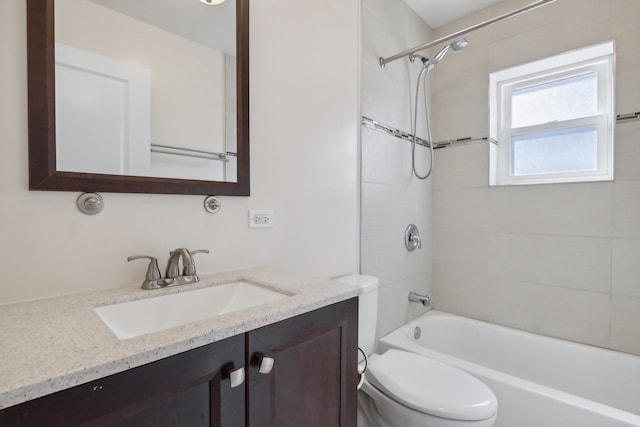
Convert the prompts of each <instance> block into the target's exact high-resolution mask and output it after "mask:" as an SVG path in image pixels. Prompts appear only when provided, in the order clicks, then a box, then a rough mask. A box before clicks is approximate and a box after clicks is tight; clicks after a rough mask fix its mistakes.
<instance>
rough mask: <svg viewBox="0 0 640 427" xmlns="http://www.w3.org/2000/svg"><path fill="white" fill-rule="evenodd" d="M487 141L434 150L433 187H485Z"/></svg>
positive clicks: (445, 188)
mask: <svg viewBox="0 0 640 427" xmlns="http://www.w3.org/2000/svg"><path fill="white" fill-rule="evenodd" d="M487 144H488V143H487V142H483V143H478V144H470V145H464V146H458V147H449V148H445V149H441V150H436V163H435V169H434V175H433V188H434V189H437V190H452V189H459V188H469V187H474V188H486V187H487V186H488V182H489V148H488V147H487Z"/></svg>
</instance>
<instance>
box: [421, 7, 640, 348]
mask: <svg viewBox="0 0 640 427" xmlns="http://www.w3.org/2000/svg"><path fill="white" fill-rule="evenodd" d="M528 3H530V2H529V1H528V0H524V1H520V0H507V1H504V2H502V3H499V4H498V5H496V6H494V7H491V8H488V9H485V10H483V11H480V12H478V13H475V14H473V15H472V16H470V17H467V18H465V19H464V20H461V21H458V22H455V23H453V24H450V25H448V26H446V27H444V28H440V29H438V30H437V31H436V32H435V33H434V37H439V36H443V35H446V34H449V33H451V32H454V31H457V30H459V29H461V28H464V27H467V26H469V25H472V24H474V23H478V22H481V21H484V20H486V19H489V18H491V17H494V16H497V15H499V14H502V13H505V12H507V11H509V10H512V9H515V8H517V7H520V6H523V5H525V4H528ZM638 17H640V1H637V0H560V1H557V2H555V3H553V4H551V5H549V6H546V7H543V8H541V9H537V10H535V11H533V12H531V13H529V14H527V15H523V16H520V17H516V18H513V19H511V20H509V21H505V22H502V23H499V24H496V25H494V26H491V27H487V28H485V29H483V30H480V31H477V32H474V33H472V34H469V35H468V36H467V38H468V39H469V42H470V43H469V46H468V47H467V48H466V49H465V50H464V51H463V52H461V53H459V54H457V55H453V54H450V55H448V56H447V58H446V60H443V61H442V62H441V63H440V64H439V65H438V67H437V68H436V72H435V73H434V76H433V82H434V95H433V105H434V118H435V125H434V133H435V134H434V139H435V140H436V141H438V140H441V139H450V138H461V137H479V136H487V134H488V125H489V122H488V98H487V96H488V75H489V73H490V72H492V71H496V70H500V69H503V68H507V67H510V66H514V65H518V64H521V63H524V62H529V61H533V60H536V59H539V58H543V57H546V56H551V55H554V54H557V53H560V52H563V51H568V50H572V49H576V48H580V47H583V46H588V45H591V44H595V43H599V42H604V41H607V40H615V43H616V88H617V89H616V98H617V99H616V113H617V114H623V113H629V112H635V111H640V45H639V44H638V43H637V40H638V39H640V20H639V19H638ZM615 131H616V140H615V144H616V145H615V155H616V157H615V162H616V164H615V172H616V179H615V181H614V182H604V183H582V184H555V185H533V186H517V187H499V188H495V187H493V188H489V187H488V185H487V182H488V149H487V146H486V143H483V144H478V145H469V146H463V147H457V148H447V149H444V150H440V151H438V152H437V155H436V161H437V163H436V171H435V176H434V181H433V230H434V231H433V247H434V253H433V296H434V305H435V308H437V309H441V310H445V311H449V312H454V313H459V314H462V315H465V316H470V317H474V318H478V319H483V320H488V321H491V322H495V323H499V324H504V325H508V326H514V327H517V328H521V329H526V330H530V331H534V332H538V333H543V334H546V335H551V336H555V337H560V338H565V339H569V340H574V341H580V342H585V343H589V344H594V345H598V346H602V347H609V348H612V349H616V350H621V351H626V352H631V353H636V354H640V267H639V265H640V263H639V261H640V122H638V121H636V122H631V123H626V124H619V125H617V126H616V129H615Z"/></svg>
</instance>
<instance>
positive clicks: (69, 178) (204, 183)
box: [27, 0, 249, 196]
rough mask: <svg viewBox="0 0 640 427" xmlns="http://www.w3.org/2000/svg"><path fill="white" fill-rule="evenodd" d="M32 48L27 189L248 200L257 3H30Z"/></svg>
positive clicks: (29, 41)
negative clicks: (252, 25)
mask: <svg viewBox="0 0 640 427" xmlns="http://www.w3.org/2000/svg"><path fill="white" fill-rule="evenodd" d="M132 6H133V8H132ZM171 7H173V8H175V7H178V8H184V9H185V10H184V11H178V10H172V9H170V8H171ZM190 8H193V10H192V11H191V17H189V15H188V13H187V14H183V12H188V11H187V10H186V9H190ZM215 13H220V14H225V15H222V16H221V17H219V18H217V17H214V16H210V15H207V14H215ZM229 21H231V24H232V25H225V24H226V23H228V22H229ZM167 22H168V23H169V24H168V25H169V26H173V24H178V25H177V27H178V28H177V29H174V28H169V27H168V26H167V24H165V23H167ZM234 23H235V25H233V24H234ZM225 27H226V28H227V29H226V32H227V33H230V34H227V35H224V34H223V33H224V32H225V30H224V28H225ZM207 29H213V30H215V31H214V33H215V32H217V33H219V34H209V33H205V30H207ZM188 32H191V33H195V34H188ZM234 33H235V34H234ZM198 38H199V39H198ZM234 38H235V41H234ZM113 41H118V42H120V44H119V45H118V44H110V43H112V42H113ZM107 42H108V43H107ZM27 49H28V51H27V59H28V90H29V113H28V118H29V189H30V190H46V191H93V192H97V191H100V192H122V193H164V194H202V195H208V194H216V195H238V196H248V195H249V0H226V1H225V2H223V3H222V4H220V5H216V6H213V5H207V4H205V3H203V2H200V1H198V0H189V1H188V2H186V1H179V2H176V1H174V0H137V1H135V2H131V1H130V0H27ZM136 51H137V52H138V53H142V56H136ZM145 55H146V56H145ZM160 59H162V60H164V61H165V62H160ZM95 76H98V77H99V78H98V79H95V78H94V77H95ZM94 80H99V81H98V82H97V83H96V81H94ZM113 142H115V144H113Z"/></svg>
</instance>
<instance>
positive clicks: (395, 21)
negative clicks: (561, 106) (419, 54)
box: [361, 0, 432, 337]
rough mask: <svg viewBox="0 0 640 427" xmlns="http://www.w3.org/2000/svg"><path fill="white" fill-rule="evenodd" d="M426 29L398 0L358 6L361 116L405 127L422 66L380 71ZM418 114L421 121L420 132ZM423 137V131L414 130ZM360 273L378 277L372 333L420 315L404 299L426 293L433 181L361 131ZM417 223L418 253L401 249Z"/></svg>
mask: <svg viewBox="0 0 640 427" xmlns="http://www.w3.org/2000/svg"><path fill="white" fill-rule="evenodd" d="M430 32H431V29H430V28H429V27H427V26H426V25H425V24H424V22H423V21H422V20H420V19H419V18H418V17H417V16H416V15H415V13H413V11H411V10H410V9H409V8H408V7H407V6H406V5H405V3H404V2H403V1H402V0H393V1H390V0H364V1H363V5H362V114H363V116H366V117H369V118H370V119H373V120H376V121H378V122H380V123H384V124H385V125H388V126H392V127H394V128H396V129H400V130H403V131H405V132H410V131H411V122H412V119H411V117H412V113H411V112H412V111H413V109H412V103H411V102H410V100H411V99H413V93H414V90H415V80H416V77H417V75H418V73H419V72H420V68H421V63H418V62H416V63H415V64H410V63H409V61H408V59H406V58H405V59H402V60H398V61H396V62H393V63H390V64H388V65H387V66H386V68H385V69H381V68H380V66H379V64H378V58H379V57H380V56H384V57H388V56H391V55H393V54H396V53H398V52H400V51H403V50H405V49H407V48H410V47H413V46H416V45H419V44H421V43H425V42H426V41H428V40H430ZM423 123H424V120H423V118H421V119H419V124H420V126H421V129H424V127H423V126H424V125H423ZM418 133H419V134H420V136H421V137H423V138H425V139H426V137H425V135H424V131H422V132H418ZM361 138H362V236H361V244H362V249H361V251H362V256H361V268H362V273H363V274H368V275H372V276H376V277H378V278H379V279H380V284H381V288H380V305H379V310H378V325H377V326H378V329H377V335H378V337H380V336H382V335H384V334H386V333H388V332H389V331H391V330H393V329H395V328H397V327H398V326H400V325H402V324H404V323H405V322H407V321H408V320H410V319H412V318H414V317H416V316H418V315H419V314H420V313H422V312H424V311H425V309H424V308H423V307H422V306H421V305H418V304H416V303H409V301H408V299H407V298H408V294H409V291H415V292H419V293H421V294H424V293H428V294H430V293H431V236H432V233H431V178H429V179H428V180H426V181H420V180H418V179H417V178H415V177H414V176H412V174H411V145H410V143H409V142H406V141H402V140H400V139H397V138H395V137H392V136H387V135H384V134H381V133H379V132H377V131H375V130H371V129H368V128H364V127H363V128H362V137H361ZM418 154H419V156H420V158H421V159H422V161H420V162H418V167H419V170H420V171H421V173H422V174H424V173H425V172H426V170H427V168H426V167H425V163H424V159H427V158H428V157H427V156H428V153H426V152H425V151H423V149H420V148H419V149H418ZM409 224H415V225H417V226H418V228H419V230H420V235H421V237H422V239H423V243H422V250H418V249H416V250H415V251H413V252H409V251H407V249H406V248H405V246H404V230H405V228H406V227H407V226H408V225H409Z"/></svg>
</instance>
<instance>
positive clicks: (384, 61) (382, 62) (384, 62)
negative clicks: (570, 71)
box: [380, 0, 556, 68]
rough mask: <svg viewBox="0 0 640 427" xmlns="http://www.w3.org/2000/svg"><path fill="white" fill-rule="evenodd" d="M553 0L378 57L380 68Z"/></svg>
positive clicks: (543, 0) (542, 1)
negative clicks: (387, 55) (390, 54)
mask: <svg viewBox="0 0 640 427" xmlns="http://www.w3.org/2000/svg"><path fill="white" fill-rule="evenodd" d="M554 1H556V0H540V1H537V2H535V3H531V4H530V5H528V6H525V7H522V8H520V9H517V10H514V11H512V12H509V13H505V14H504V15H500V16H498V17H495V18H493V19H489V20H488V21H484V22H481V23H479V24H476V25H473V26H471V27H468V28H465V29H464V30H460V31H456V32H455V33H453V34H450V35H448V36H445V37H440V38H439V39H437V40H434V41H432V42H429V43H425V44H423V45H420V46H417V47H414V48H413V49H409V50H405V51H404V52H400V53H398V54H396V55H393V56H390V57H388V58H383V57H380V68H384V66H385V65H387V64H388V63H389V62H392V61H395V60H396V59H400V58H402V57H404V56H407V55H411V54H414V53H416V52H419V51H421V50H424V49H428V48H430V47H432V46H435V45H438V44H440V43H444V42H447V41H449V40H453V39H455V38H458V37H460V36H463V35H465V34H467V33H470V32H471V31H475V30H478V29H480V28H482V27H486V26H487V25H491V24H495V23H496V22H499V21H503V20H505V19H508V18H512V17H514V16H517V15H521V14H523V13H526V12H529V11H530V10H533V9H536V8H538V7H540V6H545V5H547V4H549V3H553V2H554Z"/></svg>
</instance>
